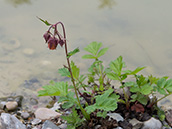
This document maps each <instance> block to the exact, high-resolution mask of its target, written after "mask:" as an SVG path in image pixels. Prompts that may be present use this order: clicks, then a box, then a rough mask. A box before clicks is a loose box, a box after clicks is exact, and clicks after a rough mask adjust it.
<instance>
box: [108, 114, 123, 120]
mask: <svg viewBox="0 0 172 129" xmlns="http://www.w3.org/2000/svg"><path fill="white" fill-rule="evenodd" d="M107 115H108V116H109V117H110V118H112V119H114V120H116V121H117V122H119V121H124V118H123V117H122V116H121V115H120V114H118V113H108V114H107ZM110 118H109V119H110Z"/></svg>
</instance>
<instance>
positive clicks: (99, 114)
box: [97, 111, 107, 118]
mask: <svg viewBox="0 0 172 129" xmlns="http://www.w3.org/2000/svg"><path fill="white" fill-rule="evenodd" d="M97 116H98V117H103V118H106V116H107V112H105V111H103V112H97Z"/></svg>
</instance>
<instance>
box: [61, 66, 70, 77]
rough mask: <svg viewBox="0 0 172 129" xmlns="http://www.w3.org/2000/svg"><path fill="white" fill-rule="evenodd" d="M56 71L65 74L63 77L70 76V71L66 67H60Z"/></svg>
mask: <svg viewBox="0 0 172 129" xmlns="http://www.w3.org/2000/svg"><path fill="white" fill-rule="evenodd" d="M58 73H59V74H61V76H65V77H71V76H70V72H69V70H68V69H67V68H61V69H59V70H58Z"/></svg>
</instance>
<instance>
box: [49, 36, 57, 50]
mask: <svg viewBox="0 0 172 129" xmlns="http://www.w3.org/2000/svg"><path fill="white" fill-rule="evenodd" d="M57 45H58V39H57V38H56V37H53V38H52V37H50V38H49V40H48V48H49V49H50V50H54V49H56V47H57Z"/></svg>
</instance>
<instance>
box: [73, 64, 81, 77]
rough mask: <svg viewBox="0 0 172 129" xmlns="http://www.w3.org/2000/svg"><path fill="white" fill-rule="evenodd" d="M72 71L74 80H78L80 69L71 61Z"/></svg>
mask: <svg viewBox="0 0 172 129" xmlns="http://www.w3.org/2000/svg"><path fill="white" fill-rule="evenodd" d="M71 69H72V74H73V77H74V79H78V78H79V72H80V69H79V68H78V67H77V66H76V65H75V63H74V62H73V61H71Z"/></svg>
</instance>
